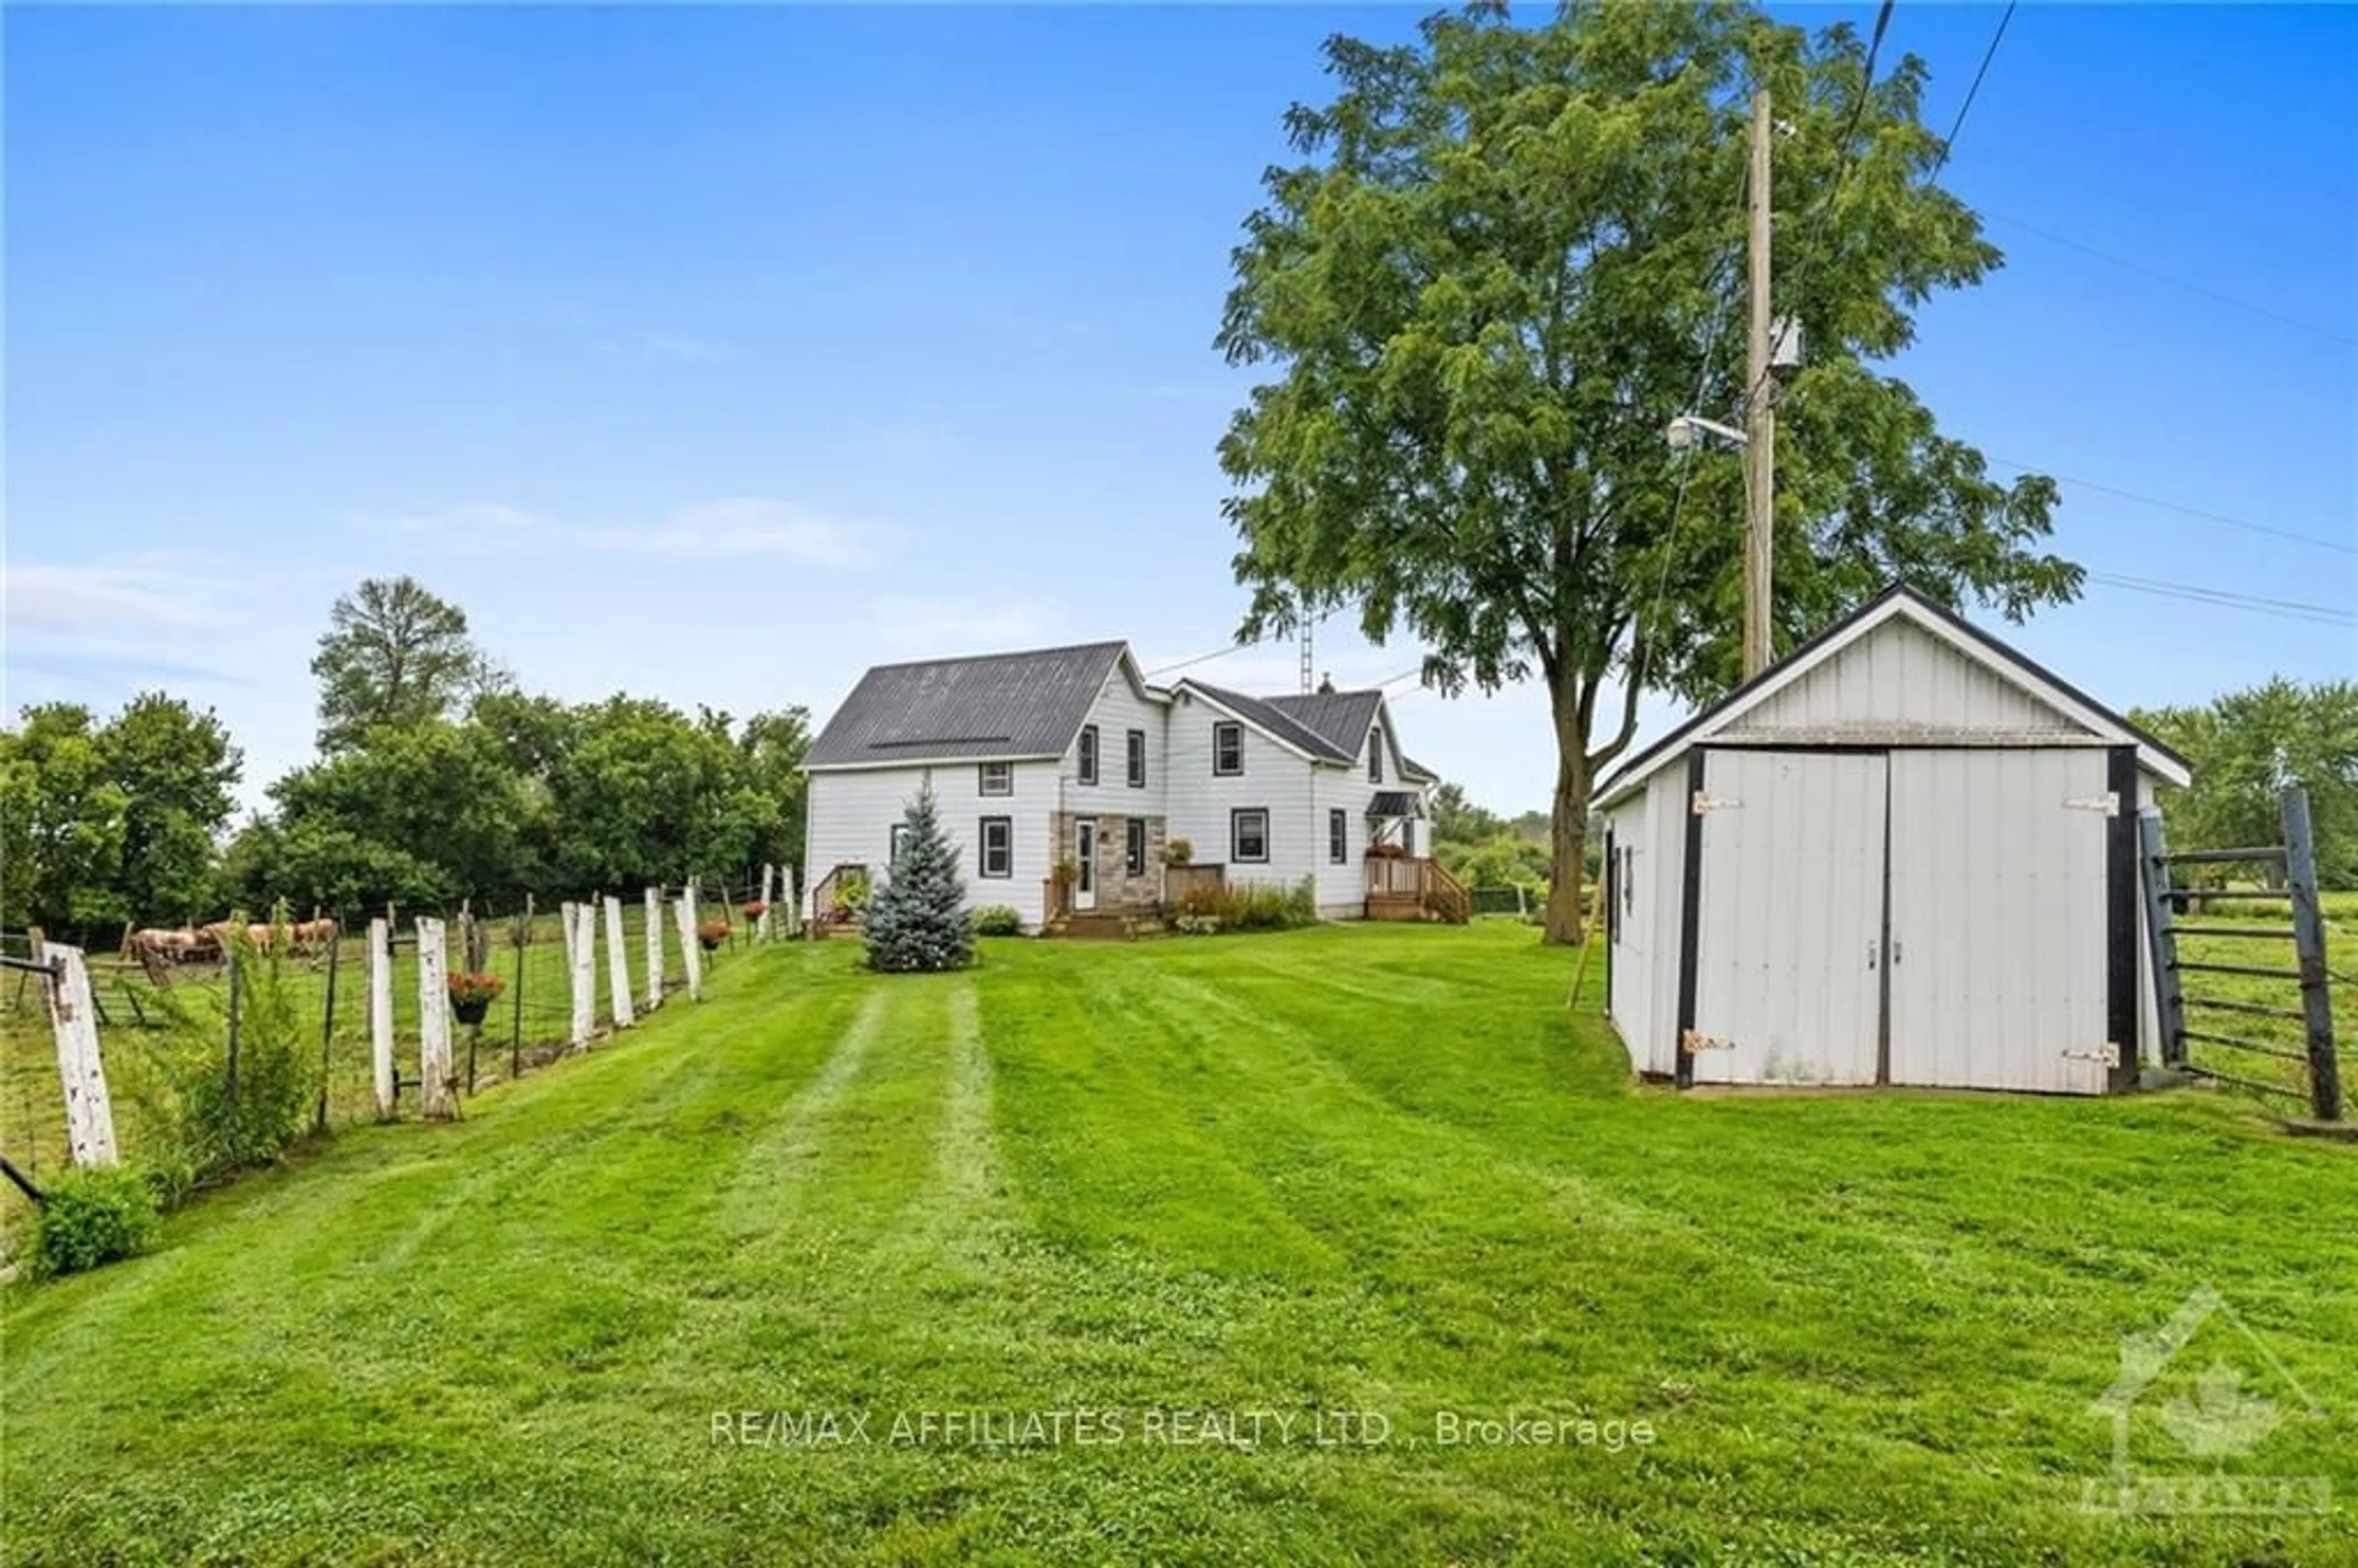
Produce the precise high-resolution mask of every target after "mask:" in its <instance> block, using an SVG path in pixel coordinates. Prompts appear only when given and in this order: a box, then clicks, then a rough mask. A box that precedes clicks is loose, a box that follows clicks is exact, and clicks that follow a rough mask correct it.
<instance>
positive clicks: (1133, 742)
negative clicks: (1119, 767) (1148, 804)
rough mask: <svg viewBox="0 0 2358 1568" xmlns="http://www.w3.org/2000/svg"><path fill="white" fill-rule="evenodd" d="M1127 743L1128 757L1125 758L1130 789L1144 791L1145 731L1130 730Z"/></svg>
mask: <svg viewBox="0 0 2358 1568" xmlns="http://www.w3.org/2000/svg"><path fill="white" fill-rule="evenodd" d="M1129 741H1130V746H1129V755H1128V758H1127V762H1128V770H1127V771H1128V775H1129V778H1130V788H1132V789H1144V788H1145V787H1146V731H1145V730H1131V731H1130V736H1129Z"/></svg>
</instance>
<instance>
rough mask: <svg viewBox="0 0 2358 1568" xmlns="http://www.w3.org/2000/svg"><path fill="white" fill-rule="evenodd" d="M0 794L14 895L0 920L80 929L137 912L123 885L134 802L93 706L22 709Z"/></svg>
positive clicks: (3, 739) (10, 736)
mask: <svg viewBox="0 0 2358 1568" xmlns="http://www.w3.org/2000/svg"><path fill="white" fill-rule="evenodd" d="M0 794H5V802H0V804H5V805H6V806H8V807H9V809H8V811H7V815H6V818H5V841H0V853H5V856H6V859H7V873H6V882H5V887H6V890H7V895H8V900H9V903H8V907H7V908H6V909H5V911H0V919H5V921H6V923H7V924H9V925H40V926H44V927H46V928H47V929H48V931H49V934H50V935H84V934H86V933H89V932H92V931H95V930H98V929H100V928H102V927H104V926H108V925H115V924H118V923H120V922H121V921H124V920H125V919H127V918H129V917H130V912H129V909H128V907H127V905H126V904H125V903H124V898H123V892H122V888H121V885H120V883H121V869H122V864H123V832H124V810H125V808H126V806H127V805H128V802H127V801H126V800H125V799H124V793H123V786H122V785H120V784H117V783H115V781H114V777H113V776H112V775H111V774H110V773H109V772H108V770H107V762H106V753H105V752H104V750H103V747H102V746H101V744H100V741H99V727H98V725H97V724H96V723H95V722H94V721H93V719H92V716H91V711H90V709H89V708H84V707H82V706H81V705H80V704H79V703H70V702H56V703H45V704H42V705H41V706H38V707H35V708H27V709H25V711H24V715H23V722H22V723H21V724H20V725H19V726H18V727H17V728H16V730H12V731H9V732H8V733H6V734H0Z"/></svg>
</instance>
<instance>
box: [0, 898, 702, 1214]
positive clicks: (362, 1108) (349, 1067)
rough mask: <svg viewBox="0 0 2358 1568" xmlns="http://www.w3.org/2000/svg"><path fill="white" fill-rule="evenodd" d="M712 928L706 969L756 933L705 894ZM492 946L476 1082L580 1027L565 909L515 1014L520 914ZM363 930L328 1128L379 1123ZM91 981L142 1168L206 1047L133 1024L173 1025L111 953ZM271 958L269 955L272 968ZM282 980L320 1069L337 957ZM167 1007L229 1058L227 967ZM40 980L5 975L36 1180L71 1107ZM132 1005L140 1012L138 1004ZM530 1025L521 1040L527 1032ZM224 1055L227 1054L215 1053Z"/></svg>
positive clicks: (600, 1012)
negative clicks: (172, 1065) (177, 1076)
mask: <svg viewBox="0 0 2358 1568" xmlns="http://www.w3.org/2000/svg"><path fill="white" fill-rule="evenodd" d="M703 914H704V918H705V919H707V920H719V919H727V920H729V921H730V925H731V932H730V942H729V943H728V944H724V945H723V946H722V947H721V948H720V950H719V953H718V954H707V955H705V956H704V957H705V962H706V965H707V968H708V970H709V969H710V968H711V967H712V966H713V964H714V961H715V959H716V958H717V959H718V960H719V962H721V963H726V962H728V961H729V959H730V954H731V953H732V952H733V951H735V950H737V949H739V948H741V946H743V944H744V943H745V941H746V938H747V930H746V926H745V924H744V921H743V919H742V917H741V915H740V914H738V912H737V910H736V908H735V906H734V905H731V904H726V903H719V902H716V901H714V900H710V899H708V900H706V901H705V903H704V907H703ZM645 925H646V917H645V905H644V903H643V902H642V901H641V900H640V899H639V898H638V897H636V896H635V895H634V896H632V897H629V898H626V899H624V900H623V902H622V936H623V948H624V951H625V953H626V954H627V955H628V957H629V961H630V977H631V985H630V992H631V1005H632V1007H633V1009H634V1010H639V1011H644V1002H645V995H646V931H645ZM445 926H446V934H447V936H448V939H449V969H450V970H451V971H452V972H454V973H455V972H457V971H458V970H459V969H460V967H461V966H462V964H463V961H464V955H463V953H462V952H461V951H460V934H459V923H458V921H457V919H456V918H455V917H452V918H449V919H447V920H446V921H445ZM485 930H486V932H487V933H488V935H489V936H490V940H491V966H490V967H491V972H492V973H493V974H495V975H497V976H498V977H499V978H500V979H501V980H502V981H503V983H504V984H505V986H506V987H507V989H505V990H504V991H503V992H502V994H501V995H500V997H499V998H498V1000H495V1001H494V1002H493V1003H492V1011H491V1013H490V1015H489V1016H488V1017H487V1018H485V1020H484V1021H483V1024H482V1029H481V1038H480V1041H479V1042H478V1043H477V1050H476V1063H475V1065H476V1071H477V1083H478V1086H479V1087H482V1086H487V1085H489V1084H491V1083H493V1082H496V1081H497V1080H499V1079H501V1078H503V1077H505V1076H508V1071H509V1061H510V1054H511V1045H512V1044H517V1045H519V1046H520V1049H519V1051H518V1054H519V1055H520V1056H521V1058H522V1060H523V1064H524V1066H525V1070H526V1071H529V1070H531V1069H532V1066H533V1065H534V1061H535V1055H536V1054H546V1052H547V1051H548V1050H550V1049H551V1048H554V1047H559V1046H562V1045H563V1044H566V1043H567V1041H568V1039H569V1038H570V1035H571V1031H572V1002H571V1000H570V997H571V990H570V989H569V988H570V982H569V978H568V974H567V969H566V959H565V936H564V932H563V929H562V919H561V917H560V915H559V914H558V913H557V911H555V910H546V911H541V912H539V913H537V914H535V916H534V918H533V921H532V926H531V935H530V940H529V942H528V943H527V945H526V946H525V947H524V949H523V951H522V961H523V985H522V992H523V997H524V1010H523V1015H522V1018H521V1020H519V1019H518V1018H517V1015H516V1010H515V1007H514V1001H515V997H516V994H517V979H518V968H517V965H518V957H519V955H518V949H517V947H516V945H515V935H514V934H515V921H514V917H513V916H507V917H494V918H492V919H491V920H489V921H487V922H486V923H485ZM397 934H398V935H401V936H403V937H415V936H416V921H415V918H414V917H411V916H406V915H405V916H402V917H401V919H400V924H399V927H398V932H397ZM662 935H663V945H664V976H665V990H666V994H667V995H669V994H671V993H673V992H676V990H677V989H679V988H680V987H682V986H684V985H685V984H686V982H687V968H686V964H685V960H684V959H683V957H682V955H681V952H680V945H679V928H678V925H677V923H676V914H674V912H673V910H672V907H671V905H670V904H669V903H666V904H665V906H664V915H663V933H662ZM367 941H368V937H367V928H366V926H365V925H362V926H361V927H360V929H359V930H357V931H348V932H346V933H345V934H344V935H343V936H342V938H341V941H340V943H339V945H338V952H337V955H336V961H335V971H336V972H335V992H334V1028H333V1033H331V1034H330V1035H329V1036H328V1038H327V1040H326V1064H327V1084H328V1119H329V1125H330V1127H349V1126H352V1125H355V1124H357V1123H360V1122H362V1121H367V1120H371V1119H374V1117H375V1114H376V1091H375V1080H374V1072H373V1066H372V1064H371V1060H370V1042H369V1032H368V1011H367V1009H368V957H367V952H366V948H367ZM606 954H607V946H606V925H605V920H604V917H603V915H602V914H601V915H600V918H599V922H598V954H597V962H596V966H595V973H594V976H593V979H594V981H595V990H596V995H597V1019H598V1027H599V1029H600V1030H601V1031H602V1030H605V1029H608V1028H610V1027H611V1023H612V1021H613V1007H612V996H611V989H610V981H609V978H608V971H607V957H606ZM89 961H90V964H91V983H92V988H93V991H94V994H95V996H96V1000H97V1002H98V1005H99V1008H100V1010H101V1011H102V1012H103V1015H104V1019H105V1022H103V1024H102V1026H101V1028H100V1031H99V1049H100V1054H101V1056H102V1058H103V1061H104V1063H105V1065H106V1073H107V1086H108V1091H109V1094H110V1096H111V1097H112V1098H113V1099H114V1120H115V1139H116V1142H117V1144H118V1146H119V1147H120V1149H121V1150H122V1152H123V1154H124V1157H125V1158H126V1159H129V1160H132V1161H137V1160H138V1159H140V1158H141V1156H142V1153H143V1151H146V1150H151V1149H152V1148H153V1146H154V1145H153V1139H154V1138H155V1136H156V1134H157V1127H156V1126H155V1123H156V1121H157V1120H158V1119H160V1117H161V1115H162V1111H161V1109H160V1108H161V1107H162V1105H163V1104H164V1103H165V1101H166V1099H167V1098H168V1091H167V1088H166V1083H167V1078H168V1063H167V1060H166V1056H167V1054H168V1053H171V1052H178V1053H186V1052H188V1051H189V1050H191V1049H196V1048H201V1047H200V1045H199V1044H197V1043H195V1042H182V1041H177V1040H176V1039H175V1038H174V1037H172V1036H169V1035H168V1034H167V1033H165V1032H164V1031H161V1030H150V1029H142V1028H140V1027H138V1025H137V1023H136V1022H135V1020H136V1019H137V1017H138V1016H139V1014H140V1012H141V1011H145V1012H146V1015H147V1016H148V1017H149V1018H150V1019H151V1020H161V1019H163V1018H165V1017H166V1016H168V1009H167V1006H166V1004H165V1003H164V1002H163V1001H161V1000H158V999H157V997H156V995H155V988H154V987H153V986H152V985H151V984H150V982H149V981H148V979H147V978H146V975H145V974H144V973H143V972H142V971H141V970H140V969H139V968H138V967H137V966H136V965H135V964H119V963H118V962H117V961H116V960H115V958H114V955H112V954H105V953H92V954H91V955H89ZM263 961H265V962H267V961H269V960H268V959H266V958H265V960H263ZM277 962H278V963H279V965H280V972H281V974H282V975H283V976H284V977H285V979H286V981H287V984H288V985H289V986H290V987H291V988H292V992H293V997H294V1001H295V1011H296V1013H297V1019H298V1025H297V1027H298V1030H299V1032H300V1035H301V1038H302V1039H303V1041H304V1042H305V1043H306V1046H305V1049H306V1053H307V1054H306V1056H305V1060H306V1061H307V1062H308V1063H312V1064H316V1063H317V1062H318V1061H319V1050H320V1045H321V1036H322V1025H323V1024H324V1023H325V1022H327V1019H328V1009H329V985H328V973H329V962H328V958H327V957H326V956H325V954H324V953H322V954H319V955H313V956H309V957H280V958H279V959H278V960H277ZM168 974H169V976H170V986H169V990H170V993H171V1001H172V1002H173V1003H176V1004H178V1007H179V1008H180V1009H181V1010H182V1011H184V1012H185V1013H186V1014H187V1015H188V1016H189V1017H190V1018H191V1019H192V1020H194V1021H195V1025H196V1028H197V1031H198V1033H199V1034H200V1035H201V1037H202V1039H203V1040H204V1041H207V1042H211V1043H212V1044H213V1045H214V1047H215V1048H216V1050H217V1051H218V1052H219V1053H220V1055H221V1056H225V1054H226V1043H227V1016H226V1013H227V1000H228V993H229V987H228V983H227V979H226V972H225V971H224V970H223V969H222V968H221V967H220V966H218V965H190V966H187V967H183V968H175V969H172V970H170V971H168ZM39 984H40V982H39V980H38V979H37V978H36V977H33V976H31V975H26V974H21V973H18V974H12V975H9V976H6V977H5V978H0V1153H5V1154H6V1155H7V1156H8V1157H9V1158H10V1159H11V1160H13V1161H14V1162H16V1164H17V1165H18V1166H20V1167H22V1168H23V1169H25V1170H26V1171H27V1173H29V1174H31V1175H32V1176H33V1177H34V1179H35V1181H36V1182H38V1181H39V1180H40V1179H41V1177H42V1176H43V1175H46V1174H54V1173H56V1172H58V1171H59V1170H62V1169H63V1168H64V1166H65V1164H66V1130H65V1109H64V1104H63V1100H62V1098H61V1096H60V1092H59V1082H58V1061H57V1050H56V1045H55V1042H54V1040H53V1038H52V1036H51V1034H50V1031H49V1017H48V1013H47V1011H46V1010H45V1008H44V1006H43V1002H42V1000H41V993H40V989H39ZM135 999H136V1005H135ZM418 1003H419V997H418V988H417V947H416V943H415V941H403V942H400V943H398V944H396V945H395V948H394V959H393V1017H394V1067H395V1073H396V1075H397V1076H400V1077H401V1078H403V1079H404V1080H414V1079H415V1078H416V1076H417V1073H418V1066H417V1053H418V1027H417V1015H418ZM519 1022H520V1023H521V1031H520V1033H519V1031H518V1029H517V1025H518V1023H519ZM468 1047H469V1031H468V1029H467V1028H466V1026H465V1025H463V1024H460V1023H458V1022H456V1021H455V1020H454V1021H453V1022H452V1025H451V1054H452V1059H453V1064H454V1065H455V1067H456V1069H457V1070H458V1072H459V1073H460V1076H462V1078H463V1076H464V1075H465V1073H466V1070H467V1065H468ZM216 1059H220V1058H219V1057H217V1058H216ZM401 1098H402V1104H403V1107H404V1112H405V1114H414V1112H415V1109H416V1089H414V1088H408V1087H405V1088H404V1089H403V1090H402V1097H401ZM28 1210H29V1206H27V1204H26V1203H25V1201H24V1199H23V1198H22V1196H21V1195H19V1194H18V1193H17V1192H16V1190H15V1188H13V1187H0V1235H5V1234H8V1233H11V1232H13V1231H14V1230H15V1228H16V1227H17V1226H18V1225H19V1224H21V1222H22V1220H23V1218H24V1217H25V1216H26V1214H27V1212H28Z"/></svg>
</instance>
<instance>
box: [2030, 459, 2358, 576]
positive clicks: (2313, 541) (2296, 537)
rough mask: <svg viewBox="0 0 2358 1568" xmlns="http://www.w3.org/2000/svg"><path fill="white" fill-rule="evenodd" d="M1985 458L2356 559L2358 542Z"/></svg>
mask: <svg viewBox="0 0 2358 1568" xmlns="http://www.w3.org/2000/svg"><path fill="white" fill-rule="evenodd" d="M1985 455H1986V456H1987V457H1988V458H1989V460H1990V461H1992V462H1994V463H2004V464H2005V465H2006V467H2007V468H2010V469H2014V470H2017V471H2018V472H2021V473H2036V474H2044V475H2045V476H2046V477H2048V478H2049V479H2051V480H2053V481H2056V482H2057V483H2059V484H2068V485H2072V486H2074V487H2076V488H2078V489H2081V490H2093V491H2096V492H2099V493H2101V494H2104V495H2111V496H2116V497H2118V498H2119V499H2121V500H2123V501H2134V502H2136V503H2137V504H2138V505H2140V506H2156V507H2159V508H2160V509H2161V510H2162V511H2164V512H2175V513H2178V514H2180V515H2182V516H2187V517H2199V518H2201V520H2202V521H2204V522H2206V523H2217V524H2223V525H2224V526H2226V527H2229V528H2240V529H2242V530H2243V531H2244V532H2245V533H2247V534H2265V535H2267V536H2268V537H2270V538H2272V539H2285V540H2288V541H2290V542H2291V543H2293V544H2296V545H2308V546H2311V547H2313V548H2316V549H2320V550H2338V551H2340V552H2341V553H2342V554H2343V555H2345V556H2358V542H2353V541H2351V540H2348V539H2328V538H2325V537H2323V536H2322V535H2317V534H2302V533H2299V532H2296V531H2295V530H2293V529H2290V528H2277V527H2273V526H2271V525H2269V524H2266V523H2255V522H2253V521H2252V520H2251V519H2250V518H2248V517H2235V516H2231V515H2229V514H2226V513H2224V512H2206V511H2204V510H2203V509H2202V508H2201V507H2200V506H2188V505H2186V504H2184V503H2181V502H2176V501H2164V500H2163V499H2162V498H2161V497H2159V496H2158V495H2140V494H2139V493H2137V492H2136V491H2134V490H2123V489H2121V488H2120V487H2118V486H2117V485H2110V484H2100V483H2098V482H2097V481H2094V480H2093V479H2075V478H2073V477H2072V476H2071V475H2070V474H2068V473H2057V472H2056V471H2055V470H2053V469H2050V468H2042V467H2040V466H2039V465H2038V464H2036V463H2024V462H2017V461H2016V460H2014V459H2012V458H2002V457H1999V456H1998V455H1997V454H1996V453H1995V452H1991V453H1987V454H1985Z"/></svg>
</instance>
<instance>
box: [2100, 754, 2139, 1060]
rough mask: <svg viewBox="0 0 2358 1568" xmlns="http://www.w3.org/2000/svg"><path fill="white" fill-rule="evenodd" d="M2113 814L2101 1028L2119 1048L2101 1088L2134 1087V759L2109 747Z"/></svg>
mask: <svg viewBox="0 0 2358 1568" xmlns="http://www.w3.org/2000/svg"><path fill="white" fill-rule="evenodd" d="M2104 773H2105V778H2104V787H2105V789H2107V790H2109V791H2110V792H2111V793H2112V796H2113V815H2112V817H2111V819H2110V820H2108V821H2107V822H2106V823H2105V824H2104V1020H2105V1022H2104V1033H2105V1035H2106V1037H2107V1038H2108V1039H2110V1040H2111V1042H2112V1043H2113V1044H2114V1045H2115V1047H2116V1048H2117V1049H2118V1051H2119V1053H2120V1058H2119V1060H2117V1061H2116V1062H2115V1063H2114V1064H2113V1066H2112V1071H2111V1075H2110V1077H2109V1078H2108V1080H2107V1082H2106V1085H2105V1087H2106V1088H2107V1089H2109V1090H2110V1091H2111V1092H2112V1093H2114V1094H2125V1093H2126V1092H2128V1091H2129V1090H2131V1089H2134V1088H2136V1087H2137V1070H2138V1062H2137V1033H2138V1031H2137V758H2136V747H2135V746H2114V747H2110V748H2108V750H2107V752H2106V756H2105V759H2104Z"/></svg>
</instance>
